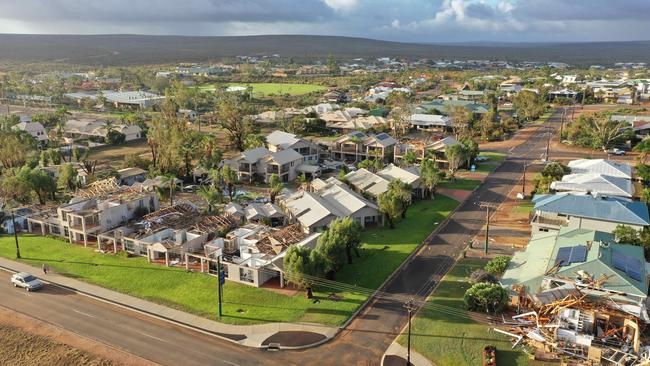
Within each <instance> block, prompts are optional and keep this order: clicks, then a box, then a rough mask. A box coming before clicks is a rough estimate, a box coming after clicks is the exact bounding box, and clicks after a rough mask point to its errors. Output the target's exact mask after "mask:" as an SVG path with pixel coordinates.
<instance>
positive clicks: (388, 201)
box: [377, 191, 402, 229]
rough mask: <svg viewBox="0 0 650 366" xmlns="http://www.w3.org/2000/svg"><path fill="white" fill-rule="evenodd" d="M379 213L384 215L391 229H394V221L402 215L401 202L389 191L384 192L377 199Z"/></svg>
mask: <svg viewBox="0 0 650 366" xmlns="http://www.w3.org/2000/svg"><path fill="white" fill-rule="evenodd" d="M377 205H378V206H379V211H380V212H381V213H383V214H384V217H385V218H386V220H388V225H389V227H390V228H391V229H394V228H395V222H394V221H395V220H396V219H397V218H399V217H400V215H401V214H402V202H401V201H400V199H399V197H397V196H395V194H394V193H393V192H391V191H386V192H384V193H382V194H380V195H379V197H377Z"/></svg>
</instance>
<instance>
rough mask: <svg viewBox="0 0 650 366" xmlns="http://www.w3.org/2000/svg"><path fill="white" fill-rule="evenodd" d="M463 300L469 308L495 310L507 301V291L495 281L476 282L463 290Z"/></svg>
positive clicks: (503, 306) (501, 308) (501, 307)
mask: <svg viewBox="0 0 650 366" xmlns="http://www.w3.org/2000/svg"><path fill="white" fill-rule="evenodd" d="M463 301H464V302H465V305H466V306H467V309H469V310H474V311H478V310H485V311H486V312H497V311H501V310H503V309H504V308H505V306H506V304H507V303H508V291H506V289H504V288H503V287H501V286H500V285H499V284H496V283H485V282H483V283H477V284H475V285H473V286H472V287H470V288H469V289H468V290H467V291H465V295H464V296H463Z"/></svg>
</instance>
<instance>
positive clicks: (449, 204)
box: [336, 195, 458, 289]
mask: <svg viewBox="0 0 650 366" xmlns="http://www.w3.org/2000/svg"><path fill="white" fill-rule="evenodd" d="M456 206H458V202H457V201H455V200H453V199H451V198H449V197H446V196H442V195H437V196H436V197H435V199H434V200H421V201H415V202H414V203H413V205H412V206H411V207H410V208H409V210H408V212H407V214H406V218H405V219H404V220H403V221H401V222H398V223H396V224H395V229H392V230H391V229H389V228H388V227H382V228H377V229H373V230H368V231H365V232H364V233H363V235H362V237H361V240H362V241H363V249H362V253H361V258H359V259H357V260H356V261H355V263H354V264H353V265H352V266H345V267H343V270H341V271H340V272H339V273H337V274H336V280H337V281H341V282H346V283H350V284H355V285H357V286H361V287H365V288H371V289H375V288H377V287H379V285H381V284H382V283H383V282H384V280H385V279H386V278H387V277H388V276H389V275H390V274H391V273H393V271H395V269H396V268H397V267H398V266H399V265H400V264H401V263H402V262H403V261H404V259H406V257H408V255H409V254H411V252H412V251H413V250H414V249H415V248H416V247H417V246H418V245H419V244H420V243H421V242H422V241H423V240H424V239H425V238H426V237H427V236H428V235H429V234H430V233H431V231H433V229H435V228H436V227H437V226H438V225H439V224H440V223H441V222H442V221H443V220H444V219H445V218H446V217H447V216H449V213H450V212H451V211H452V210H453V209H455V208H456ZM355 259H356V258H355Z"/></svg>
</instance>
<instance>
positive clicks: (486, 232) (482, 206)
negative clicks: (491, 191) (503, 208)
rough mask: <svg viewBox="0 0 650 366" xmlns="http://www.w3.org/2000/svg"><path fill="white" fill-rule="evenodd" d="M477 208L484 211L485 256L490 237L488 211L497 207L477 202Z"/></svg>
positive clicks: (492, 204)
mask: <svg viewBox="0 0 650 366" xmlns="http://www.w3.org/2000/svg"><path fill="white" fill-rule="evenodd" d="M479 206H480V207H481V208H484V209H485V254H487V253H488V245H489V242H488V240H489V235H490V209H491V208H494V209H496V208H497V205H496V204H494V203H490V202H479Z"/></svg>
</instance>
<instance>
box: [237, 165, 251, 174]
mask: <svg viewBox="0 0 650 366" xmlns="http://www.w3.org/2000/svg"><path fill="white" fill-rule="evenodd" d="M251 167H252V166H251V165H250V164H239V171H240V172H246V173H248V172H250V171H251Z"/></svg>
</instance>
